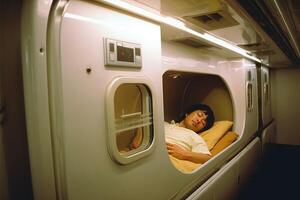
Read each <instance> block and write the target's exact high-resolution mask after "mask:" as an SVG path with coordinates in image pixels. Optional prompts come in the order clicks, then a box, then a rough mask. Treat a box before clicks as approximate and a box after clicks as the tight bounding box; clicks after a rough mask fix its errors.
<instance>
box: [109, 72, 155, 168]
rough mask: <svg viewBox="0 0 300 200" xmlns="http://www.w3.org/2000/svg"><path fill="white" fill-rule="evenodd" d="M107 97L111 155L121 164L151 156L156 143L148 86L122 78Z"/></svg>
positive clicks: (114, 84) (113, 85)
mask: <svg viewBox="0 0 300 200" xmlns="http://www.w3.org/2000/svg"><path fill="white" fill-rule="evenodd" d="M128 81H129V82H128ZM134 81H136V82H134ZM108 93H109V94H108V99H107V104H108V105H107V116H108V122H109V123H108V126H109V133H108V137H109V140H108V146H109V151H110V154H111V155H112V157H113V158H114V160H116V161H117V162H119V163H121V164H127V163H130V162H133V161H135V160H137V159H140V158H142V157H144V156H146V155H148V154H149V153H150V151H151V148H152V146H153V141H154V130H153V106H152V95H151V90H150V88H149V86H147V84H146V83H145V82H144V81H141V80H140V81H138V80H135V79H128V78H121V79H118V81H114V82H113V83H112V85H111V87H110V89H109V91H108Z"/></svg>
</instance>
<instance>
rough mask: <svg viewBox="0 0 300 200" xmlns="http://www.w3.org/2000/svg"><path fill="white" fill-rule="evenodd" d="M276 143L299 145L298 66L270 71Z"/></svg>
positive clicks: (299, 104) (299, 69) (299, 72)
mask: <svg viewBox="0 0 300 200" xmlns="http://www.w3.org/2000/svg"><path fill="white" fill-rule="evenodd" d="M271 84H272V85H271V92H272V94H271V95H272V113H273V117H274V119H275V120H276V132H277V135H276V143H279V144H292V145H300V126H299V124H300V66H298V67H295V68H293V69H276V70H271Z"/></svg>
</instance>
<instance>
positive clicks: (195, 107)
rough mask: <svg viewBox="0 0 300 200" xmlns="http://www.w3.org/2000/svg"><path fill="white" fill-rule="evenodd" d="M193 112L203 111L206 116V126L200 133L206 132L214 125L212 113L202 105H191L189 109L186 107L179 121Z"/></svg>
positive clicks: (206, 106) (207, 107)
mask: <svg viewBox="0 0 300 200" xmlns="http://www.w3.org/2000/svg"><path fill="white" fill-rule="evenodd" d="M195 110H202V111H205V112H206V115H207V118H206V125H205V127H204V128H203V129H201V132H202V131H206V130H207V129H210V128H211V127H212V126H213V125H214V122H215V116H214V112H213V111H212V109H211V108H210V107H209V106H208V105H205V104H202V103H198V104H194V105H191V106H190V107H188V109H186V111H185V113H184V114H183V115H182V116H181V117H180V120H179V121H182V120H184V118H185V117H186V114H190V113H192V112H194V111H195Z"/></svg>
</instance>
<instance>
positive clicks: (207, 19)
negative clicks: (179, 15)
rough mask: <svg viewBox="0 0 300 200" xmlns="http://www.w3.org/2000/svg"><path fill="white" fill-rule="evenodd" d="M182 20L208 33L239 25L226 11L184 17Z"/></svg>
mask: <svg viewBox="0 0 300 200" xmlns="http://www.w3.org/2000/svg"><path fill="white" fill-rule="evenodd" d="M183 18H184V19H185V20H187V21H189V22H191V23H193V24H195V25H197V26H200V27H201V28H204V29H205V30H208V31H211V30H217V29H221V28H226V27H231V26H235V25H238V24H239V23H238V22H237V21H236V20H235V19H234V18H233V17H232V16H231V15H230V14H229V12H227V11H226V10H218V11H215V12H212V13H206V14H200V15H192V16H184V17H183Z"/></svg>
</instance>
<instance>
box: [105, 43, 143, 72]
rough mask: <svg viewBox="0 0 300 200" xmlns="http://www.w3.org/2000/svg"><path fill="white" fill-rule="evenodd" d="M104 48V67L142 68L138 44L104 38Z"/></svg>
mask: <svg viewBox="0 0 300 200" xmlns="http://www.w3.org/2000/svg"><path fill="white" fill-rule="evenodd" d="M104 47H105V49H104V54H105V55H104V57H105V65H106V66H117V67H135V68H141V67H142V54H141V45H140V44H135V43H131V42H125V41H120V40H114V39H110V38H104Z"/></svg>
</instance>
